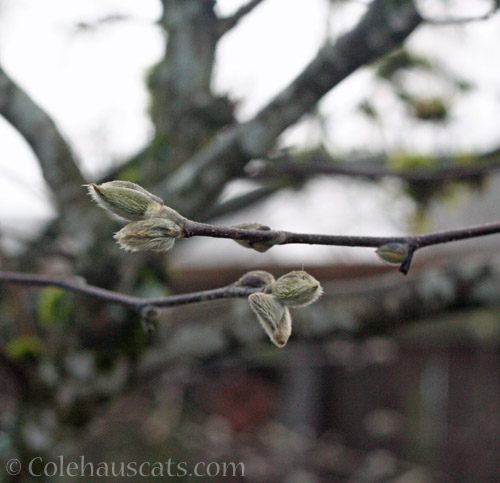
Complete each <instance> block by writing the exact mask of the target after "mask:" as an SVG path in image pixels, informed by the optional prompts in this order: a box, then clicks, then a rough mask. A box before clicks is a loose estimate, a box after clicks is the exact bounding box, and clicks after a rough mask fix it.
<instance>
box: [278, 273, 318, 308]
mask: <svg viewBox="0 0 500 483" xmlns="http://www.w3.org/2000/svg"><path fill="white" fill-rule="evenodd" d="M322 293H323V288H322V287H321V284H320V283H319V282H318V281H317V280H316V279H315V278H314V277H313V276H312V275H309V274H308V273H307V272H304V271H303V270H296V271H293V272H290V273H287V274H285V275H283V276H282V277H280V278H278V280H276V282H274V284H273V286H272V294H273V295H274V296H275V297H276V298H277V299H278V300H279V301H280V302H281V303H282V304H284V305H288V306H290V307H304V306H305V305H309V304H312V303H313V302H315V301H316V300H318V298H319V297H320V296H321V294H322Z"/></svg>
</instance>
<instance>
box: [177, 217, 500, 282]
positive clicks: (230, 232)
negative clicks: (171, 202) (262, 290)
mask: <svg viewBox="0 0 500 483" xmlns="http://www.w3.org/2000/svg"><path fill="white" fill-rule="evenodd" d="M183 228H184V237H185V238H189V237H192V236H208V237H213V238H230V239H232V240H245V241H247V242H251V243H266V244H270V245H286V244H290V243H300V244H308V245H331V246H348V247H373V248H378V247H381V246H383V245H387V244H391V243H395V244H402V245H406V246H408V248H409V250H408V254H407V256H406V258H405V259H404V260H403V261H402V264H401V267H400V271H401V272H403V273H404V274H406V273H408V270H409V268H410V263H411V259H412V257H413V253H414V252H415V251H416V250H418V249H419V248H423V247H427V246H431V245H438V244H442V243H449V242H453V241H458V240H465V239H468V238H477V237H481V236H486V235H492V234H496V233H500V222H496V223H488V224H484V225H478V226H471V227H466V228H461V229H457V230H447V231H441V232H436V233H429V234H426V235H410V236H399V237H377V236H350V235H318V234H308V233H292V232H288V231H275V230H246V229H241V228H233V227H223V226H217V225H209V224H206V223H198V222H195V221H191V220H185V222H184V224H183Z"/></svg>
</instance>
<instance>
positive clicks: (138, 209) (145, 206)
mask: <svg viewBox="0 0 500 483" xmlns="http://www.w3.org/2000/svg"><path fill="white" fill-rule="evenodd" d="M87 188H88V191H89V194H90V196H91V197H92V199H93V200H94V201H95V202H96V203H97V204H98V205H99V206H100V207H101V208H104V209H105V210H107V211H109V212H110V213H111V214H113V215H116V216H118V217H120V218H125V219H126V220H130V221H137V220H143V219H145V218H153V217H155V216H159V215H160V213H161V211H162V208H163V201H162V200H161V199H160V198H158V197H157V196H155V195H153V194H151V193H149V192H148V191H146V190H145V189H144V188H142V187H141V186H139V185H137V184H135V183H131V182H130V181H110V182H108V183H103V184H100V185H97V184H94V183H90V184H89V185H87Z"/></svg>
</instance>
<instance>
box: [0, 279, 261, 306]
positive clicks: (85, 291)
mask: <svg viewBox="0 0 500 483" xmlns="http://www.w3.org/2000/svg"><path fill="white" fill-rule="evenodd" d="M0 282H8V283H16V284H21V285H28V286H37V287H49V286H54V287H60V288H63V289H65V290H68V291H70V292H74V293H78V294H82V295H89V296H91V297H95V298H98V299H101V300H104V301H105V302H109V303H114V304H119V305H123V306H125V307H129V308H132V309H135V310H139V311H140V310H143V309H146V308H149V307H156V308H164V307H174V306H178V305H186V304H192V303H199V302H208V301H210V300H218V299H225V298H246V297H248V296H249V295H250V294H252V293H254V292H257V291H259V290H260V289H256V288H252V287H241V286H237V285H233V284H232V285H227V286H225V287H220V288H216V289H213V290H202V291H199V292H191V293H186V294H179V295H170V296H167V297H154V298H153V297H150V298H148V297H135V296H133V295H127V294H122V293H119V292H115V291H113V290H107V289H104V288H100V287H96V286H95V285H88V284H87V283H85V281H83V279H81V278H76V277H75V278H73V279H69V278H61V277H50V276H47V275H38V274H32V273H19V272H3V271H0Z"/></svg>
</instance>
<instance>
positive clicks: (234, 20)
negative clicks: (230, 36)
mask: <svg viewBox="0 0 500 483" xmlns="http://www.w3.org/2000/svg"><path fill="white" fill-rule="evenodd" d="M262 1H263V0H250V1H249V2H248V3H247V4H245V5H243V6H242V7H241V8H239V9H238V10H237V11H236V12H235V13H234V14H233V15H231V16H229V17H225V18H222V19H221V20H220V28H219V36H220V37H222V36H223V35H224V34H225V33H227V32H228V31H229V30H231V29H232V28H233V27H235V26H236V25H237V24H238V23H239V22H240V20H241V19H242V18H243V17H245V16H246V15H248V14H249V13H250V12H251V11H252V10H253V9H254V8H255V7H257V6H259V4H261V3H262Z"/></svg>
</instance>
